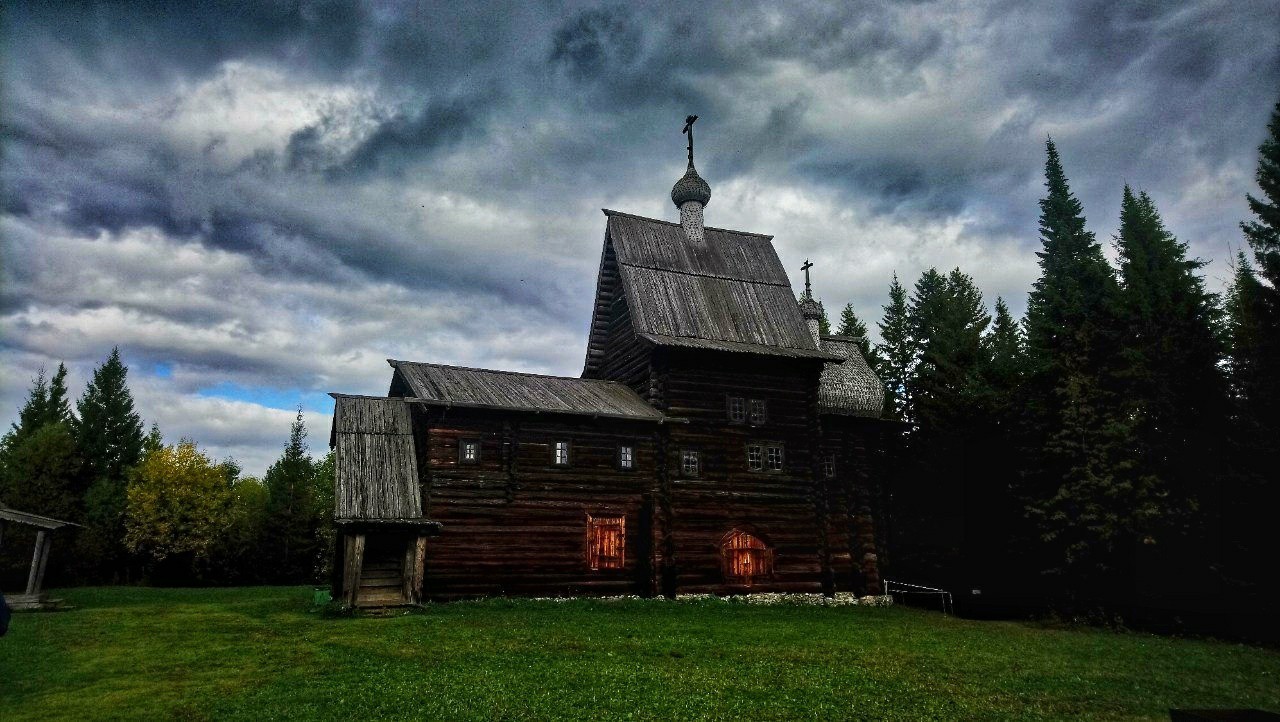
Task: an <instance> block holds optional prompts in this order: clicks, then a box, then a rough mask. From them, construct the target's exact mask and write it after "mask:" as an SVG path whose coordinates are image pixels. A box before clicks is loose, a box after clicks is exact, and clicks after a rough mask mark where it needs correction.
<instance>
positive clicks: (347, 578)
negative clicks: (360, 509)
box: [342, 534, 364, 607]
mask: <svg viewBox="0 0 1280 722" xmlns="http://www.w3.org/2000/svg"><path fill="white" fill-rule="evenodd" d="M346 547H347V554H346V559H345V560H344V562H345V563H344V564H343V569H344V571H343V574H342V579H343V582H342V602H343V604H346V605H347V606H348V607H354V606H355V604H356V598H357V597H359V596H360V570H361V569H363V568H364V534H348V535H347V543H346Z"/></svg>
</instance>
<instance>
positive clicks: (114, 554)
mask: <svg viewBox="0 0 1280 722" xmlns="http://www.w3.org/2000/svg"><path fill="white" fill-rule="evenodd" d="M128 373H129V369H128V367H127V366H125V365H124V363H123V362H122V361H121V360H120V349H119V348H113V349H111V355H110V356H108V357H107V360H106V361H105V362H103V364H102V365H101V366H99V367H97V368H96V369H94V372H93V378H91V379H90V380H89V384H88V385H87V386H86V387H85V390H84V394H83V395H81V397H80V400H79V401H78V402H77V403H76V412H77V413H78V415H79V418H77V419H74V420H73V422H74V423H73V427H72V430H73V433H74V435H75V439H76V446H77V447H78V449H79V453H80V456H81V461H82V467H81V472H80V489H82V490H83V493H84V500H85V501H84V503H85V515H86V520H87V522H88V524H87V528H86V529H85V533H84V535H83V536H82V549H81V555H80V557H81V559H82V560H83V561H84V562H85V563H86V564H87V565H88V566H90V567H93V568H95V569H96V570H97V571H99V573H101V574H103V575H104V578H112V579H120V578H122V577H123V576H126V575H127V571H128V555H127V553H126V550H125V547H124V531H125V530H124V513H125V504H126V486H127V483H128V474H129V472H130V470H131V469H132V468H133V467H134V466H135V465H136V464H137V463H138V461H139V460H140V459H141V458H142V443H143V433H142V419H140V418H139V417H138V413H137V412H136V411H135V410H134V407H133V395H132V394H131V393H130V392H129V387H128V386H127V384H126V379H127V376H128Z"/></svg>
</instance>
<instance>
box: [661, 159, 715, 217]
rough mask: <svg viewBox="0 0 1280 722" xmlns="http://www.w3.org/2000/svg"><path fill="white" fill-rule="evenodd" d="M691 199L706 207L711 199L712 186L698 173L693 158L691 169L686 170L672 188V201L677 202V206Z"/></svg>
mask: <svg viewBox="0 0 1280 722" xmlns="http://www.w3.org/2000/svg"><path fill="white" fill-rule="evenodd" d="M689 201H697V202H698V203H700V204H701V205H702V206H704V207H705V206H706V205H707V203H709V202H710V201H711V186H709V185H707V182H706V181H704V180H702V176H700V175H698V171H697V170H695V169H694V167H693V161H692V160H691V161H689V170H687V171H685V173H684V177H683V178H681V179H680V180H678V181H676V184H675V185H674V186H672V188H671V202H672V203H675V204H676V208H679V207H681V206H683V205H684V204H685V203H688V202H689Z"/></svg>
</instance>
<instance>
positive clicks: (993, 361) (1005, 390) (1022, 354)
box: [983, 297, 1026, 406]
mask: <svg viewBox="0 0 1280 722" xmlns="http://www.w3.org/2000/svg"><path fill="white" fill-rule="evenodd" d="M983 344H984V345H985V346H986V357H987V358H988V359H990V363H989V365H988V366H987V369H988V370H987V377H988V380H987V383H988V384H989V385H990V386H991V389H992V392H993V393H994V394H995V395H996V397H997V399H996V405H997V406H1004V404H1005V403H1008V402H1009V400H1010V397H1011V396H1012V395H1013V393H1014V391H1015V390H1016V389H1017V388H1018V387H1019V385H1020V384H1021V381H1022V376H1023V374H1024V372H1025V370H1026V347H1025V343H1024V341H1023V337H1022V328H1021V327H1020V326H1019V325H1018V322H1017V321H1016V320H1014V318H1013V314H1011V313H1009V306H1008V305H1007V304H1005V302H1004V299H1003V298H1000V297H997V298H996V313H995V317H994V318H993V319H992V322H991V329H990V331H989V332H988V333H987V335H986V336H985V337H984V338H983Z"/></svg>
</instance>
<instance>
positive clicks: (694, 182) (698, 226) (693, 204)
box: [671, 115, 711, 243]
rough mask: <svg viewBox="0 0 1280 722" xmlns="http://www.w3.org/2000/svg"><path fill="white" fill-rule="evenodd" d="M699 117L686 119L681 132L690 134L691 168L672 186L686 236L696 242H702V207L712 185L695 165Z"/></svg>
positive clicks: (707, 199)
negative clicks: (694, 152) (695, 140)
mask: <svg viewBox="0 0 1280 722" xmlns="http://www.w3.org/2000/svg"><path fill="white" fill-rule="evenodd" d="M697 119H698V116H696V115H690V116H687V117H686V118H685V119H684V130H683V131H681V132H683V133H684V134H685V135H687V136H689V168H688V170H686V171H685V172H684V177H682V178H681V179H680V180H678V181H676V184H675V185H674V186H673V187H672V188H671V202H672V203H675V204H676V208H679V209H680V225H681V226H682V227H684V234H685V236H686V237H688V239H689V240H690V241H693V242H694V243H702V240H703V225H702V209H703V208H705V207H706V205H707V203H709V202H710V201H711V186H710V185H708V184H707V182H706V181H705V180H703V179H702V176H700V175H698V171H697V169H695V168H694V167H693V123H694V121H696V120H697Z"/></svg>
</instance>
